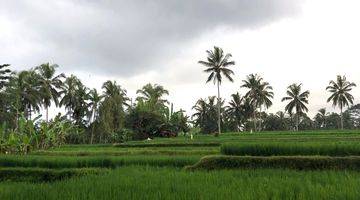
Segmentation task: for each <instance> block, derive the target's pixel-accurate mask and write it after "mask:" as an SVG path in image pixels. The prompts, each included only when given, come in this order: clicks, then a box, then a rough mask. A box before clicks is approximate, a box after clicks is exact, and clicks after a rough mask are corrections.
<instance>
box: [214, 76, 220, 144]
mask: <svg viewBox="0 0 360 200" xmlns="http://www.w3.org/2000/svg"><path fill="white" fill-rule="evenodd" d="M217 89H218V101H217V107H218V132H217V133H215V137H217V136H219V135H220V133H221V127H220V126H221V124H220V123H221V122H220V120H221V119H220V83H219V81H217Z"/></svg>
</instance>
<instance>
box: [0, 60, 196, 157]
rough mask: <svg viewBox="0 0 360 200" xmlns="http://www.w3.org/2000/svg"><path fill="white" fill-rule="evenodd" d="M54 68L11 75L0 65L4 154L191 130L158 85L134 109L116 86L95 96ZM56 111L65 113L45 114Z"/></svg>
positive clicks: (147, 88)
mask: <svg viewBox="0 0 360 200" xmlns="http://www.w3.org/2000/svg"><path fill="white" fill-rule="evenodd" d="M57 68H58V66H57V65H56V64H53V65H51V64H49V63H45V64H41V65H39V66H37V67H34V68H32V69H30V70H23V71H20V72H12V71H11V70H10V65H8V64H4V65H0V80H1V82H0V102H1V108H0V122H1V127H0V132H1V139H0V142H1V143H0V144H2V145H0V147H2V148H3V151H7V152H11V151H20V149H21V151H27V149H28V148H49V147H51V146H56V145H61V144H65V143H90V144H92V143H114V142H124V141H127V140H131V139H146V138H153V137H170V136H176V135H177V134H178V133H180V132H188V130H189V124H188V117H187V116H186V114H185V112H184V111H183V110H177V111H174V110H173V106H172V104H170V103H169V102H168V101H167V100H166V99H165V96H167V95H168V94H169V92H168V90H166V89H165V88H164V87H163V86H161V85H157V84H150V83H149V84H146V85H145V86H143V87H142V88H141V89H139V90H138V91H137V94H138V97H137V98H136V101H135V102H134V103H133V102H132V101H130V99H129V97H128V96H127V91H126V90H125V89H124V88H123V87H121V86H120V85H119V84H118V83H117V82H116V81H110V80H109V81H106V82H104V83H103V84H102V91H97V90H96V89H95V88H94V89H90V88H88V87H86V86H85V85H84V84H83V83H82V82H81V80H80V79H79V78H78V77H76V76H75V75H70V76H66V75H65V74H63V73H56V69H57ZM54 107H62V108H64V109H65V111H66V113H65V114H62V113H59V114H58V115H57V116H56V117H55V118H54V119H49V109H50V108H54ZM41 116H45V117H44V118H45V119H44V120H42V119H41V118H42V117H41ZM59 127H61V128H63V129H62V130H61V131H59ZM53 132H55V133H54V134H53ZM59 132H62V134H59ZM24 144H26V145H25V147H24Z"/></svg>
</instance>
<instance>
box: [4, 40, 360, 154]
mask: <svg viewBox="0 0 360 200" xmlns="http://www.w3.org/2000/svg"><path fill="white" fill-rule="evenodd" d="M206 52H207V54H208V56H207V58H206V60H205V61H199V63H200V64H201V65H203V66H205V67H206V68H205V70H204V72H206V73H209V76H208V78H207V80H206V82H213V83H214V84H216V86H217V97H216V96H210V97H208V98H201V99H199V100H198V101H197V102H196V103H195V105H194V106H193V110H194V111H195V113H194V114H193V115H192V116H191V117H188V116H187V115H186V113H185V111H184V110H181V109H180V110H177V111H174V109H173V105H172V104H171V103H169V102H168V101H167V100H166V96H167V95H169V91H168V90H166V89H165V88H164V87H163V86H161V85H158V84H150V83H149V84H146V85H145V86H143V87H142V88H141V89H139V90H137V92H136V93H137V98H136V100H135V101H134V102H133V101H132V100H130V98H129V97H128V96H127V91H126V90H125V89H124V88H123V87H121V86H120V85H119V84H118V83H117V82H116V81H111V80H108V81H106V82H104V83H103V84H102V87H101V91H98V90H96V89H95V88H93V89H91V88H88V87H87V86H86V85H84V84H83V83H82V82H81V80H80V79H79V78H78V77H76V76H75V75H72V74H71V75H65V74H63V73H57V71H56V70H57V68H58V66H57V65H56V64H50V63H44V64H41V65H39V66H36V67H33V68H31V69H29V70H23V71H19V72H15V71H12V70H11V69H10V65H9V64H3V65H0V103H1V107H0V122H1V123H0V125H1V126H0V134H1V138H0V144H1V145H0V147H1V148H2V149H3V150H1V148H0V151H5V150H4V149H7V150H6V151H10V152H11V151H28V149H29V148H49V147H51V146H57V145H62V144H66V143H90V144H93V143H114V142H124V141H127V140H137V139H146V138H153V137H172V136H176V135H178V134H179V133H186V132H189V130H190V129H192V130H193V131H192V132H199V133H204V134H209V133H213V134H214V135H215V136H217V135H219V134H220V133H221V130H224V131H244V130H247V131H263V130H306V129H337V128H339V129H343V128H347V129H353V128H358V127H359V121H360V120H359V118H360V110H359V109H360V105H353V103H354V97H353V96H352V95H351V91H352V89H353V88H354V87H356V84H355V83H353V82H349V81H348V80H347V79H346V77H345V76H337V78H336V80H334V81H330V82H329V85H328V87H326V90H327V91H328V92H329V98H328V99H327V102H331V103H332V104H333V106H338V107H339V108H340V114H337V113H327V112H326V110H325V109H321V110H319V113H318V114H317V115H316V116H315V118H314V119H310V118H309V117H308V116H307V112H308V108H307V105H308V103H309V102H308V98H309V95H310V92H309V91H308V90H304V89H303V86H302V84H301V83H294V84H291V85H289V86H288V88H287V91H286V96H285V97H283V98H282V101H284V102H287V105H286V107H285V109H284V111H279V112H277V113H276V114H272V113H267V112H266V111H267V109H268V108H270V107H271V106H272V104H273V102H272V100H273V97H274V93H273V88H272V86H271V85H270V83H269V82H267V81H265V80H264V79H263V78H262V77H261V76H259V75H257V74H249V75H248V76H247V77H246V79H245V80H243V81H242V84H241V85H240V87H241V88H245V89H246V93H245V94H244V95H241V94H240V93H239V92H236V93H234V94H232V95H231V99H230V101H229V102H225V100H223V99H221V97H220V86H221V83H222V81H223V78H225V79H227V80H229V81H231V82H233V75H234V72H233V71H232V70H231V69H230V67H232V66H234V65H235V62H234V61H231V58H232V55H231V54H225V53H224V51H223V50H222V49H221V48H219V47H214V49H213V50H208V51H206ZM54 107H62V108H64V109H65V111H66V112H65V113H59V114H58V115H57V116H56V117H55V118H53V119H49V109H50V108H54ZM42 116H44V117H42ZM42 118H44V120H42Z"/></svg>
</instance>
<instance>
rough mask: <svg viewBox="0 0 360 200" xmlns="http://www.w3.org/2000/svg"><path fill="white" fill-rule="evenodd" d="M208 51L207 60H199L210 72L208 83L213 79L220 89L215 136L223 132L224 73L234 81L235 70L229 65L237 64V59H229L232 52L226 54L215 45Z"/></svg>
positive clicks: (207, 71) (206, 70)
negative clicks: (222, 85)
mask: <svg viewBox="0 0 360 200" xmlns="http://www.w3.org/2000/svg"><path fill="white" fill-rule="evenodd" d="M206 53H207V54H208V57H207V60H206V61H199V63H200V64H202V65H204V66H205V67H207V68H206V69H205V70H204V72H206V73H210V75H209V77H208V79H207V81H206V82H207V83H208V82H210V81H213V82H214V84H217V89H218V100H217V103H218V105H217V112H218V113H217V117H218V121H217V125H218V132H217V133H216V134H215V136H218V135H219V134H220V133H221V105H220V104H221V98H220V85H221V82H222V76H223V75H224V76H225V77H226V78H227V79H228V80H229V81H231V82H233V81H234V80H233V78H232V77H231V75H233V74H234V72H233V71H232V70H231V69H229V68H228V67H229V66H232V65H235V61H229V59H230V58H231V57H232V55H231V54H225V53H224V51H223V50H222V49H221V48H219V47H216V46H215V47H214V50H207V51H206Z"/></svg>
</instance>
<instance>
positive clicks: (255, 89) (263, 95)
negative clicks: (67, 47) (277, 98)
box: [241, 74, 274, 131]
mask: <svg viewBox="0 0 360 200" xmlns="http://www.w3.org/2000/svg"><path fill="white" fill-rule="evenodd" d="M241 87H243V88H247V89H248V92H247V93H246V94H245V96H246V97H248V98H250V99H251V103H252V104H253V105H254V107H255V109H257V108H259V109H260V113H261V111H262V107H265V109H267V108H269V107H270V106H271V105H272V101H271V99H272V98H273V97H274V93H273V92H272V90H273V88H272V87H271V86H270V84H269V83H268V82H265V81H263V78H262V77H260V76H259V75H257V74H250V75H248V76H247V77H246V80H243V85H241ZM256 118H257V117H256V110H254V113H253V120H254V128H255V131H256V130H257V124H256V121H257V120H256ZM260 129H261V120H260Z"/></svg>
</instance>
